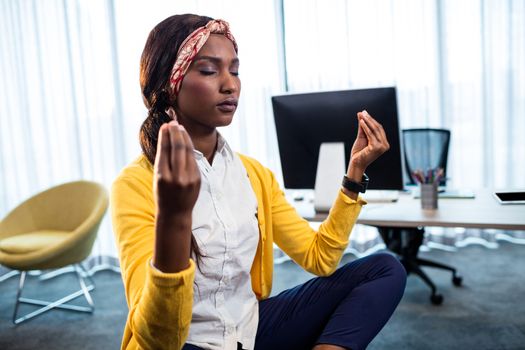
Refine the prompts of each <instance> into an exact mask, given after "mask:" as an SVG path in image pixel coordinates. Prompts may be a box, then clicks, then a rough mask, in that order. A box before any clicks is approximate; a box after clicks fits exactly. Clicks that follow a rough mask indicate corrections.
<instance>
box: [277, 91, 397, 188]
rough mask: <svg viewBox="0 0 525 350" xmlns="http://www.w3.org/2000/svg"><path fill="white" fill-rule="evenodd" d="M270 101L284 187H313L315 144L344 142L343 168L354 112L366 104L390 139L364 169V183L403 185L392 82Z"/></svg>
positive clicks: (352, 138) (351, 140)
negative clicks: (371, 87)
mask: <svg viewBox="0 0 525 350" xmlns="http://www.w3.org/2000/svg"><path fill="white" fill-rule="evenodd" d="M272 106H273V112H274V119H275V126H276V131H277V141H278V145H279V154H280V157H281V165H282V171H283V179H284V187H285V188H287V189H312V188H314V185H315V176H316V170H317V162H318V157H319V147H320V145H321V143H324V142H344V144H345V158H346V167H348V162H349V159H350V150H351V148H352V144H353V143H354V141H355V138H356V135H357V126H358V122H357V112H360V111H362V110H364V109H366V110H367V111H368V113H369V114H370V115H372V116H373V117H374V119H376V120H377V121H378V122H379V123H381V125H383V128H384V130H385V133H386V135H387V138H388V142H389V144H390V150H389V151H387V152H386V153H384V154H383V155H381V157H379V158H378V159H377V160H375V161H374V162H373V163H372V164H371V165H370V166H369V167H368V168H367V169H366V173H367V175H368V176H369V177H370V184H369V187H368V188H370V189H377V190H402V189H403V170H402V163H401V146H400V142H399V138H400V137H399V134H400V132H399V125H398V120H397V100H396V89H395V88H394V87H386V88H374V89H360V90H344V91H329V92H316V93H306V94H289V95H282V96H273V97H272ZM342 175H343V174H341V178H342Z"/></svg>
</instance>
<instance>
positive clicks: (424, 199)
mask: <svg viewBox="0 0 525 350" xmlns="http://www.w3.org/2000/svg"><path fill="white" fill-rule="evenodd" d="M420 190H421V209H437V208H438V184H437V183H430V184H420Z"/></svg>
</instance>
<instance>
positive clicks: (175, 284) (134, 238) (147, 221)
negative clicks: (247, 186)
mask: <svg viewBox="0 0 525 350" xmlns="http://www.w3.org/2000/svg"><path fill="white" fill-rule="evenodd" d="M239 156H240V158H241V160H242V162H243V164H244V166H245V167H246V171H247V173H248V176H249V179H250V183H251V185H252V187H253V190H254V192H255V194H256V197H257V202H258V215H257V217H258V222H259V233H260V235H259V244H258V246H257V252H256V254H255V258H254V261H253V265H252V268H251V281H252V288H253V291H254V293H255V295H256V296H257V298H258V299H259V300H260V299H264V298H267V297H268V296H269V295H270V292H271V289H272V274H273V243H274V242H275V243H276V244H277V245H278V246H279V247H280V248H281V249H282V250H283V251H284V252H285V253H286V254H288V256H290V257H291V258H292V259H293V260H294V261H295V262H296V263H297V264H299V265H300V266H302V267H303V268H304V269H305V270H307V271H309V272H311V273H313V274H315V275H318V276H326V275H330V274H331V273H332V272H333V271H335V269H336V268H337V265H338V263H339V261H340V260H341V257H342V254H343V252H344V250H345V248H346V246H347V244H348V237H349V235H350V232H351V230H352V227H353V225H354V224H355V221H356V219H357V216H358V215H359V212H360V210H361V206H362V205H363V204H365V203H366V202H365V201H363V200H362V199H361V198H359V199H358V200H357V201H355V200H352V199H350V198H349V197H347V196H346V195H345V194H344V193H343V192H342V191H340V192H339V194H338V196H337V199H336V200H335V203H334V205H333V207H332V210H331V211H330V214H329V216H328V218H327V219H326V220H325V221H324V222H323V223H322V224H321V226H320V227H319V230H318V231H315V230H313V229H312V228H311V227H310V225H309V223H308V222H307V221H306V220H304V219H303V218H301V217H300V216H299V215H298V214H297V212H296V210H295V209H294V208H293V207H292V206H291V205H290V204H289V203H288V202H287V201H286V199H285V197H284V194H283V192H282V190H281V189H280V188H279V185H278V183H277V182H276V180H275V177H274V175H273V173H272V172H271V171H270V170H269V169H267V168H265V167H263V166H262V165H261V164H260V163H259V162H257V161H256V160H254V159H252V158H249V157H246V156H243V155H239ZM152 185H153V168H152V166H151V164H150V163H149V161H148V160H147V159H146V158H145V157H144V156H143V155H142V156H140V157H139V158H137V159H136V160H135V161H134V162H132V163H131V164H130V165H128V166H127V167H126V168H124V169H123V171H122V172H121V173H120V175H119V176H118V177H117V179H116V180H115V182H114V183H113V186H112V190H111V215H112V221H113V229H114V232H115V235H116V240H117V246H118V249H119V259H120V267H121V271H122V278H123V281H124V287H125V290H126V300H127V303H128V307H129V314H128V319H127V322H126V327H125V330H124V337H123V339H122V349H180V348H182V346H183V345H184V342H185V340H186V338H187V336H188V331H189V326H190V322H191V317H192V316H191V315H192V304H193V281H194V275H195V264H194V263H193V261H191V260H190V267H189V268H188V269H186V270H184V271H180V272H177V273H162V272H160V271H158V270H156V269H154V268H152V266H151V257H152V254H153V245H154V239H155V203H154V198H153V187H152Z"/></svg>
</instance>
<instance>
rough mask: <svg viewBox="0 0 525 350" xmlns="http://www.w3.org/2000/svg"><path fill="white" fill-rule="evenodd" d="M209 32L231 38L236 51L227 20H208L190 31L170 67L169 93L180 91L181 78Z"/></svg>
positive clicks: (174, 93)
mask: <svg viewBox="0 0 525 350" xmlns="http://www.w3.org/2000/svg"><path fill="white" fill-rule="evenodd" d="M210 34H222V35H224V36H225V37H227V38H228V39H230V40H231V42H232V43H233V46H234V48H235V52H237V43H236V41H235V38H234V37H233V35H232V33H231V32H230V26H229V24H228V22H226V21H223V20H222V19H214V20H211V21H209V22H208V23H207V24H206V25H205V26H204V27H200V28H197V29H196V30H195V31H194V32H193V33H191V34H190V35H189V36H188V37H187V38H186V39H185V40H184V41H183V42H182V45H181V46H180V48H179V51H178V52H177V59H176V60H175V64H174V65H173V68H172V69H171V76H170V93H171V94H173V95H174V96H177V95H178V94H179V91H180V86H181V84H182V79H183V78H184V75H185V74H186V71H187V70H188V67H189V66H190V64H191V62H192V61H193V59H194V58H195V56H197V53H198V52H199V51H200V49H201V48H202V47H203V46H204V44H205V43H206V40H208V38H209V37H210Z"/></svg>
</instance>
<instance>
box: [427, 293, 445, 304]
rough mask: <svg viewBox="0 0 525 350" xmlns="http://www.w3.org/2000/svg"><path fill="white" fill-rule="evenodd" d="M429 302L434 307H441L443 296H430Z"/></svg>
mask: <svg viewBox="0 0 525 350" xmlns="http://www.w3.org/2000/svg"><path fill="white" fill-rule="evenodd" d="M430 301H431V302H432V304H434V305H441V303H443V296H442V295H441V294H432V295H431V296H430Z"/></svg>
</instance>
